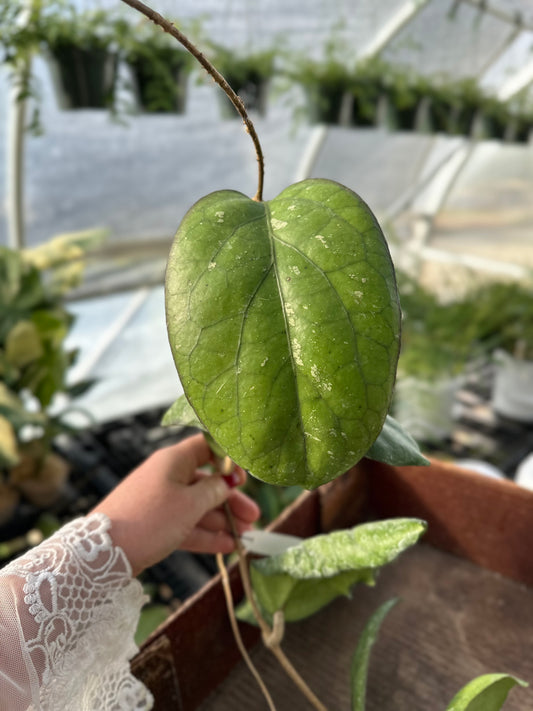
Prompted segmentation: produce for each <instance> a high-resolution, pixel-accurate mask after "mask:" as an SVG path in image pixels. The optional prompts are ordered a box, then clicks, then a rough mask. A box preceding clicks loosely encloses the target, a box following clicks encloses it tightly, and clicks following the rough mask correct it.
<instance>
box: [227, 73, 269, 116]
mask: <svg viewBox="0 0 533 711" xmlns="http://www.w3.org/2000/svg"><path fill="white" fill-rule="evenodd" d="M226 80H227V82H228V84H229V85H230V86H231V88H232V89H233V91H234V92H235V93H236V94H238V95H239V96H240V98H241V99H242V100H243V102H244V105H245V107H246V110H247V111H256V112H257V113H258V114H259V116H265V115H266V112H267V104H268V91H269V89H270V78H269V77H264V76H260V75H259V74H258V73H257V72H250V73H249V75H248V76H247V77H246V78H245V79H243V78H236V77H232V76H231V74H229V75H226ZM221 98H222V101H221V104H220V112H221V114H222V117H223V118H225V119H230V118H237V117H238V113H237V111H236V110H235V108H234V106H233V104H232V103H231V101H230V100H229V99H228V97H227V96H226V95H225V94H224V95H221Z"/></svg>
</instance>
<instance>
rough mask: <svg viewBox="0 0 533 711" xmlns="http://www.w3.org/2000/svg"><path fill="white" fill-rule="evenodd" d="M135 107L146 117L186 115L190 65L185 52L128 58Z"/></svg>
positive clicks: (173, 51) (169, 51)
mask: <svg viewBox="0 0 533 711" xmlns="http://www.w3.org/2000/svg"><path fill="white" fill-rule="evenodd" d="M126 61H127V63H128V65H129V68H130V71H131V74H132V77H133V84H134V90H135V95H136V98H137V103H138V106H139V108H140V109H141V110H142V111H145V112H147V113H175V114H183V113H185V107H186V103H187V84H188V78H189V71H190V63H189V61H188V56H187V55H186V53H185V52H181V51H180V50H166V51H165V52H160V53H158V54H157V55H152V54H131V55H129V56H128V57H127V60H126Z"/></svg>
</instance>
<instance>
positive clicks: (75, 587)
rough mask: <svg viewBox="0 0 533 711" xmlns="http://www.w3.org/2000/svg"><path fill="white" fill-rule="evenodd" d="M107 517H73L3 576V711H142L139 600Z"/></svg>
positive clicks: (145, 704)
mask: <svg viewBox="0 0 533 711" xmlns="http://www.w3.org/2000/svg"><path fill="white" fill-rule="evenodd" d="M110 525H111V524H110V521H109V519H108V518H107V516H105V515H104V514H101V513H95V514H91V515H89V516H86V517H84V518H79V519H76V520H75V521H72V522H71V523H69V524H67V525H66V526H64V527H63V528H62V529H60V530H59V531H58V532H57V533H56V534H55V535H54V536H52V537H51V538H49V539H47V540H46V541H44V542H43V543H42V544H41V545H40V546H37V547H36V548H34V549H33V550H31V551H29V552H28V553H27V554H25V555H24V556H22V557H21V558H17V560H15V561H13V562H12V563H10V564H9V565H8V566H6V567H5V568H4V569H2V570H0V711H146V710H147V709H150V708H152V705H153V700H152V696H151V694H150V692H149V691H148V690H147V689H146V688H145V687H144V686H143V685H142V684H141V683H140V682H139V681H138V680H137V679H135V677H133V675H132V674H131V672H130V667H129V659H131V657H132V656H133V655H134V654H135V652H136V651H137V648H136V646H135V644H134V642H133V636H134V633H135V629H136V626H137V621H138V619H139V613H140V610H141V607H142V605H143V604H144V602H145V601H146V600H145V596H144V594H143V591H142V586H141V584H140V583H139V581H137V580H134V579H132V577H131V568H130V564H129V562H128V560H127V558H126V556H125V554H124V552H123V551H122V550H121V549H120V548H118V547H116V546H114V545H113V542H112V540H111V537H110V535H109V533H108V531H109V529H110Z"/></svg>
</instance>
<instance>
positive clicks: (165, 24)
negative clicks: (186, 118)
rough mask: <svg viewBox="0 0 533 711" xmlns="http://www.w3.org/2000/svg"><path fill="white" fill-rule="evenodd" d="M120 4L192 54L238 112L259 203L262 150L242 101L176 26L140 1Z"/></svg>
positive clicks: (263, 171)
mask: <svg viewBox="0 0 533 711" xmlns="http://www.w3.org/2000/svg"><path fill="white" fill-rule="evenodd" d="M122 2H124V3H125V4H126V5H129V6H130V7H132V8H133V9H134V10H137V11H138V12H140V13H142V14H143V15H145V17H147V18H148V19H149V20H151V21H152V22H153V23H154V24H156V25H159V27H161V28H162V29H163V30H164V31H165V32H167V33H168V34H169V35H172V37H174V38H175V39H177V40H178V42H180V43H181V44H182V45H183V46H184V47H185V49H186V50H187V51H188V52H190V54H192V56H193V57H194V58H195V59H196V60H197V61H198V62H199V63H200V64H201V65H202V67H203V68H204V69H205V70H206V72H207V73H208V74H209V75H210V76H211V77H212V78H213V79H214V80H215V81H216V83H217V84H218V85H219V86H220V88H221V89H222V90H223V91H224V93H225V94H226V96H227V97H228V99H229V100H230V101H231V103H232V104H233V106H234V107H235V109H236V110H237V111H238V113H239V115H240V117H241V118H242V120H243V123H244V126H245V129H246V133H248V134H249V135H250V138H251V139H252V142H253V144H254V149H255V155H256V158H257V166H258V179H257V192H256V194H255V196H254V198H253V199H254V200H256V201H257V202H261V201H262V200H263V183H264V175H265V160H264V157H263V150H262V148H261V144H260V142H259V137H258V135H257V132H256V130H255V127H254V125H253V123H252V121H251V119H250V117H249V116H248V113H247V111H246V108H245V106H244V104H243V102H242V99H241V98H240V97H239V96H238V94H236V93H235V92H234V91H233V89H232V88H231V86H230V85H229V84H228V82H227V81H226V79H224V77H223V76H222V74H221V73H220V72H219V71H218V69H216V67H214V66H213V65H212V64H211V62H210V61H209V60H208V59H207V58H206V56H205V55H204V54H202V52H200V50H199V49H198V48H197V47H196V46H195V45H194V44H193V43H192V42H191V41H190V40H189V38H188V37H186V36H185V35H184V34H183V32H180V30H178V28H177V27H176V25H174V24H173V23H172V22H170V21H169V20H167V19H165V18H164V17H163V16H162V15H160V14H159V13H158V12H156V11H155V10H152V8H151V7H149V6H148V5H145V4H144V3H143V2H141V0H122Z"/></svg>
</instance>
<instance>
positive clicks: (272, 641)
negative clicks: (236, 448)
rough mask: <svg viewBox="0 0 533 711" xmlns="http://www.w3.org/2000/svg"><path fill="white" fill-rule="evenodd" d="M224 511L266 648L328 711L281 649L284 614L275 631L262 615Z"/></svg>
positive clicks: (313, 700) (242, 553)
mask: <svg viewBox="0 0 533 711" xmlns="http://www.w3.org/2000/svg"><path fill="white" fill-rule="evenodd" d="M227 459H228V458H227ZM227 459H226V461H225V462H224V465H223V470H224V471H226V469H227V467H228V463H227ZM229 461H230V462H231V460H229ZM224 510H225V512H226V516H227V517H228V520H229V522H230V526H231V530H232V533H233V537H234V539H235V547H236V549H237V554H238V560H239V571H240V574H241V580H242V584H243V587H244V592H245V594H246V598H247V600H248V602H249V603H250V606H251V608H252V610H253V613H254V617H255V619H256V620H257V624H258V625H259V628H260V629H261V635H262V638H263V642H264V644H265V646H266V647H267V648H268V649H269V650H270V651H271V652H272V654H273V655H274V656H275V657H276V659H277V660H278V662H279V663H280V665H281V666H282V668H283V669H284V671H285V673H286V674H287V675H288V676H289V677H290V678H291V679H292V681H293V682H294V683H295V684H296V686H297V687H298V689H299V690H300V691H301V693H302V694H303V695H304V696H305V697H306V699H307V700H308V701H309V702H310V703H311V704H312V705H313V707H314V708H315V709H316V710H317V711H327V708H326V707H325V706H324V704H323V703H322V702H321V701H320V699H319V698H318V697H317V696H316V695H315V693H314V692H313V691H312V690H311V689H310V688H309V686H308V685H307V684H306V683H305V681H304V680H303V679H302V677H301V676H300V674H299V673H298V671H297V670H296V669H295V668H294V666H293V665H292V662H291V661H290V660H289V658H288V657H287V656H286V655H285V652H284V651H283V649H282V648H281V640H282V637H283V624H284V620H283V612H281V611H278V613H276V614H275V615H274V629H272V628H271V627H270V625H269V624H268V622H267V621H266V620H265V618H264V617H263V615H262V614H261V611H260V609H259V607H258V605H257V601H256V599H255V595H254V592H253V589H252V582H251V580H250V573H249V570H248V564H247V561H246V551H245V550H244V546H243V545H242V541H241V538H240V536H239V534H238V531H237V527H236V526H235V519H234V518H233V514H232V513H231V509H230V507H229V506H228V504H227V503H225V504H224Z"/></svg>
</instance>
